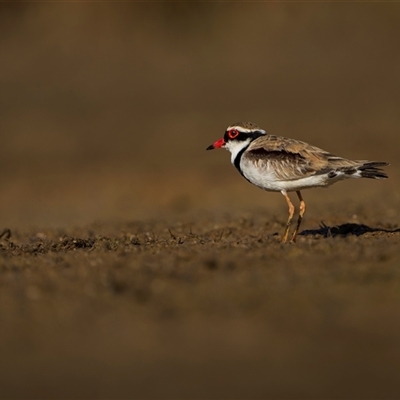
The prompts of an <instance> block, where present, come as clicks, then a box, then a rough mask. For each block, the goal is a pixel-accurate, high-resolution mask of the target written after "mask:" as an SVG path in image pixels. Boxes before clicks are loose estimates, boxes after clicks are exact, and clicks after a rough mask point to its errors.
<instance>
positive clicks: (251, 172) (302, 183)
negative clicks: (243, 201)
mask: <svg viewBox="0 0 400 400" xmlns="http://www.w3.org/2000/svg"><path fill="white" fill-rule="evenodd" d="M240 167H241V170H242V172H243V175H244V177H245V178H246V179H247V180H248V181H249V182H251V183H252V184H254V185H256V186H258V187H259V188H261V189H264V190H268V191H272V192H281V191H282V190H285V191H287V192H291V191H296V190H302V189H309V188H313V187H324V186H329V185H331V184H333V183H335V182H337V181H339V180H342V179H346V178H347V177H348V176H345V175H344V174H338V175H337V176H336V177H335V178H333V179H332V178H329V177H328V174H320V175H312V176H307V177H304V178H300V179H285V180H282V179H279V178H278V177H277V176H276V174H275V171H274V170H273V169H272V168H269V167H268V163H263V164H261V165H260V164H254V163H252V162H248V161H245V160H242V162H241V163H240Z"/></svg>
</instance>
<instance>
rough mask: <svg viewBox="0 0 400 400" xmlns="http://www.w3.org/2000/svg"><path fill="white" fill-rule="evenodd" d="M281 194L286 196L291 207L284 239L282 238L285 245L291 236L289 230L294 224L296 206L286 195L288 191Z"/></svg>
mask: <svg viewBox="0 0 400 400" xmlns="http://www.w3.org/2000/svg"><path fill="white" fill-rule="evenodd" d="M281 193H282V194H283V195H284V196H285V199H286V202H287V205H288V207H289V218H288V220H287V222H286V228H285V232H284V233H283V237H282V243H285V242H286V241H287V238H288V235H289V228H290V224H291V223H292V219H293V215H294V205H293V204H292V202H291V201H290V198H289V196H288V194H287V193H286V191H283V190H282V192H281Z"/></svg>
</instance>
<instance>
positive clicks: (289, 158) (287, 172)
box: [244, 135, 358, 180]
mask: <svg viewBox="0 0 400 400" xmlns="http://www.w3.org/2000/svg"><path fill="white" fill-rule="evenodd" d="M244 156H245V157H246V158H247V159H248V160H249V161H253V162H257V163H262V164H264V165H265V166H266V167H268V168H272V169H274V171H275V174H276V177H277V178H278V179H282V180H295V179H299V178H305V177H307V176H311V175H318V174H323V173H328V172H329V171H331V170H333V169H336V168H346V167H351V168H354V167H355V166H356V165H358V162H357V161H352V160H346V159H344V158H341V157H336V156H334V155H333V154H331V153H328V152H327V151H325V150H322V149H320V148H318V147H315V146H311V145H309V144H307V143H304V142H301V141H298V140H294V139H288V138H284V137H280V136H274V135H266V136H261V137H259V138H258V139H256V140H254V141H253V142H252V143H251V144H250V146H249V147H248V148H247V150H246V152H245V154H244Z"/></svg>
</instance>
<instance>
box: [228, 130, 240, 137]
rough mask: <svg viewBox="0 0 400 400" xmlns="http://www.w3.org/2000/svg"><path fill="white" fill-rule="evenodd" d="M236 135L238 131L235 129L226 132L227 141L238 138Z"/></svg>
mask: <svg viewBox="0 0 400 400" xmlns="http://www.w3.org/2000/svg"><path fill="white" fill-rule="evenodd" d="M238 135H239V131H238V130H236V129H232V130H230V131H228V137H229V139H235V138H236V137H238Z"/></svg>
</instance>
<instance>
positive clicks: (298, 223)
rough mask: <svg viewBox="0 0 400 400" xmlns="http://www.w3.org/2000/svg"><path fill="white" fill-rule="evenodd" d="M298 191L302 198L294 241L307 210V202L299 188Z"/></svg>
mask: <svg viewBox="0 0 400 400" xmlns="http://www.w3.org/2000/svg"><path fill="white" fill-rule="evenodd" d="M296 193H297V197H298V198H299V200H300V210H299V218H298V219H297V225H296V229H295V230H294V232H293V236H292V242H295V241H296V238H297V234H298V232H299V228H300V224H301V221H302V220H303V215H304V213H305V212H306V203H305V202H304V200H303V197H302V195H301V193H300V190H297V191H296Z"/></svg>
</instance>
